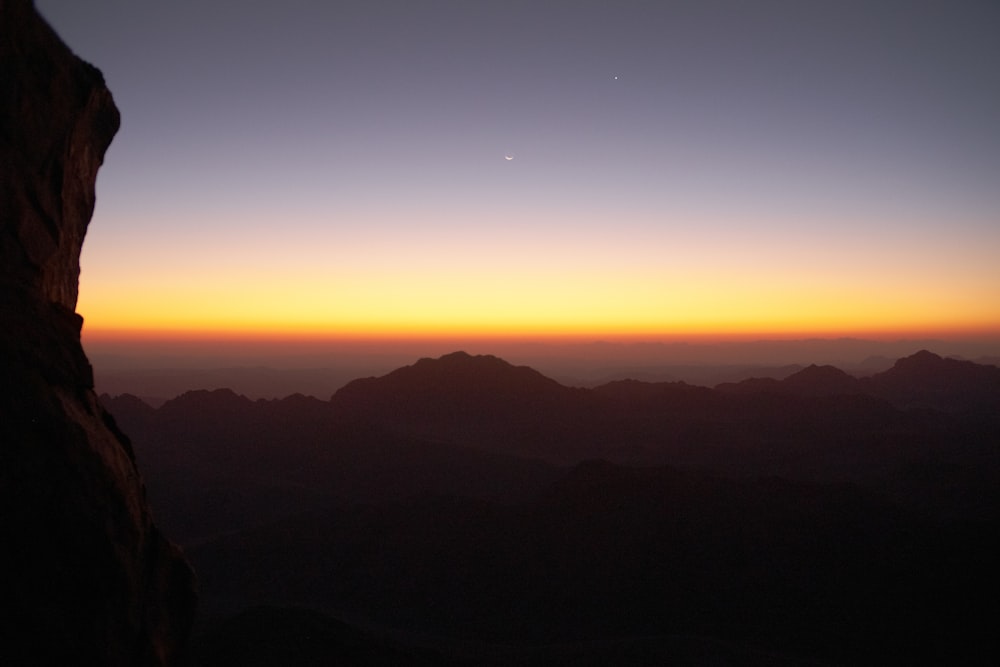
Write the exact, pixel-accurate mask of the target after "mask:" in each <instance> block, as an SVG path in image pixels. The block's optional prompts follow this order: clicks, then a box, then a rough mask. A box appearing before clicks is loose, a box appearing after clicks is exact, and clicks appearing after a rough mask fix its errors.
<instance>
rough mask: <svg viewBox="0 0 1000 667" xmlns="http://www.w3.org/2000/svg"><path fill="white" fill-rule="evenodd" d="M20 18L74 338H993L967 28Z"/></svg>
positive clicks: (480, 17)
mask: <svg viewBox="0 0 1000 667" xmlns="http://www.w3.org/2000/svg"><path fill="white" fill-rule="evenodd" d="M36 4H37V6H38V8H39V10H40V11H41V12H42V14H43V15H44V16H46V17H47V18H48V19H49V21H50V22H51V23H52V24H53V26H54V27H55V28H56V30H57V31H58V32H59V33H60V34H61V35H62V36H63V38H64V39H65V40H66V41H67V43H68V44H70V46H71V47H72V48H73V49H74V50H75V51H76V52H77V53H78V54H79V55H80V56H82V57H83V58H85V59H86V60H89V61H90V62H93V63H94V64H96V65H97V66H98V67H100V68H101V69H102V71H103V72H104V74H105V77H106V78H107V80H108V83H109V86H110V88H111V89H112V92H113V94H114V96H115V100H116V102H117V104H118V106H119V107H120V109H121V111H122V116H123V124H122V129H121V131H120V133H119V135H118V136H117V138H116V139H115V141H114V143H113V144H112V146H111V149H110V151H109V153H108V155H107V158H106V162H105V166H104V167H103V169H102V170H101V172H100V175H99V179H98V205H97V211H96V214H95V217H94V220H93V222H92V224H91V228H90V231H89V233H88V236H87V241H86V244H85V247H84V253H83V257H82V275H81V292H80V293H81V296H80V302H79V306H78V310H79V312H80V313H81V314H82V315H84V317H85V319H86V329H85V335H93V336H96V335H100V334H101V333H102V332H104V333H108V334H109V335H110V334H111V333H113V332H116V331H117V332H121V331H132V332H146V333H157V332H159V333H162V332H168V333H169V332H173V334H176V335H180V334H181V333H182V332H183V333H185V334H187V335H190V334H199V333H202V334H207V333H219V332H230V333H233V332H241V333H244V334H275V333H277V334H284V335H288V334H309V335H317V336H321V335H343V336H361V337H364V336H376V337H377V336H390V335H439V334H448V335H450V336H454V335H465V334H469V335H472V334H475V335H507V334H510V335H520V336H532V335H542V334H546V335H548V334H573V335H581V336H589V335H599V336H604V337H608V336H612V337H613V336H616V335H618V336H625V337H628V336H640V337H641V336H645V337H648V338H657V337H671V338H676V337H683V336H689V335H690V336H694V335H702V334H709V335H730V334H733V335H737V334H738V335H799V334H809V335H816V334H818V335H830V336H838V335H856V334H872V335H881V334H892V335H896V334H908V333H919V334H925V333H933V334H954V333H977V334H982V335H993V336H995V335H996V334H997V333H998V332H1000V74H998V72H1000V39H997V35H998V34H1000V4H998V3H996V2H993V1H990V0H984V1H981V2H971V1H970V2H966V1H948V2H945V1H941V2H921V1H918V0H912V1H900V2H891V1H890V2H872V1H865V2H852V1H846V2H845V1H837V2H833V1H831V2H809V1H803V0H799V1H793V0H789V1H786V2H767V1H763V2H741V1H736V0H733V1H728V2H727V1H720V2H713V1H705V0H698V1H693V0H692V1H691V2H668V1H662V2H653V1H649V2H638V1H625V2H621V1H619V2H586V1H579V2H541V1H539V2H516V1H513V0H504V1H503V2H474V1H471V0H465V1H455V2H419V1H415V0H414V1H399V2H381V1H378V0H364V1H358V2H354V1H338V2H330V1H322V2H320V1H307V0H284V1H282V2H252V1H246V0H241V1H231V0H207V1H206V0H203V1H201V2H191V1H187V0H175V1H172V2H135V1H131V0H91V1H88V2H80V1H78V0H37V2H36ZM505 155H509V156H513V158H514V159H512V160H507V159H505Z"/></svg>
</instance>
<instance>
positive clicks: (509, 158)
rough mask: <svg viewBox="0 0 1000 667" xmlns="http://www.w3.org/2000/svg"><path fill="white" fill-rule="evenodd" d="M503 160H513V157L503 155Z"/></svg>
mask: <svg viewBox="0 0 1000 667" xmlns="http://www.w3.org/2000/svg"><path fill="white" fill-rule="evenodd" d="M503 159H504V160H513V159H514V156H513V155H504V156H503Z"/></svg>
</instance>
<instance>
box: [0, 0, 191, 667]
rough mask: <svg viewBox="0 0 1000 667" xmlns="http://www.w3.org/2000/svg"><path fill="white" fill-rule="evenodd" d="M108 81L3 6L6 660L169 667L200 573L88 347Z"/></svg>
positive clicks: (1, 509) (112, 125) (1, 461)
mask: <svg viewBox="0 0 1000 667" xmlns="http://www.w3.org/2000/svg"><path fill="white" fill-rule="evenodd" d="M118 124H119V116H118V110H117V108H116V107H115V105H114V101H113V100H112V97H111V93H110V92H109V91H108V89H107V87H106V86H105V84H104V79H103V77H102V76H101V73H100V72H99V71H98V70H97V69H95V68H94V67H92V66H90V65H88V64H87V63H85V62H83V61H82V60H80V59H79V58H77V57H76V56H75V55H73V53H72V52H71V51H70V50H69V49H68V48H67V47H66V45H64V44H63V43H62V41H61V40H60V39H59V37H58V36H57V35H56V34H55V33H54V32H53V31H52V29H51V28H50V27H49V26H48V25H47V24H46V23H45V22H44V21H43V20H42V19H41V18H40V17H39V16H38V14H37V13H36V11H35V9H34V6H33V4H32V3H31V2H30V1H29V0H0V373H2V375H0V606H2V612H0V613H2V617H3V622H2V623H0V664H3V665H21V664H31V665H56V664H59V665H68V664H77V665H165V664H169V663H170V662H171V660H172V659H173V658H174V657H176V655H177V652H178V650H179V648H180V647H181V646H182V644H183V642H184V639H185V637H186V636H187V634H188V632H189V631H190V627H191V624H192V620H193V616H194V605H195V600H196V595H195V583H194V575H193V573H192V571H191V569H190V567H189V566H188V564H187V562H186V561H185V560H184V558H183V556H182V555H181V553H180V552H179V550H178V549H177V548H176V547H175V546H173V545H172V544H171V543H170V542H169V541H167V540H166V539H165V538H164V537H163V536H162V535H161V534H160V532H159V531H158V529H157V527H156V525H155V524H154V523H153V520H152V518H151V515H150V511H149V508H148V505H147V503H146V498H145V490H144V487H143V482H142V478H141V477H140V475H139V472H138V470H137V468H136V464H135V460H134V457H133V454H132V449H131V446H130V444H129V441H128V438H127V437H125V435H123V434H122V433H121V432H120V430H119V429H118V428H117V427H116V426H115V422H114V419H113V418H112V417H111V416H110V415H109V414H108V413H106V412H105V411H104V410H103V409H102V408H101V406H100V405H99V404H98V402H97V398H96V396H95V395H94V392H93V377H92V372H91V368H90V364H89V363H88V361H87V358H86V356H85V354H84V352H83V349H82V347H81V345H80V328H81V326H82V322H83V320H82V319H81V318H80V316H79V315H77V314H76V313H75V312H74V311H75V308H76V299H77V285H78V276H79V257H80V248H81V245H82V243H83V238H84V234H85V232H86V229H87V225H88V223H89V221H90V217H91V214H92V213H93V209H94V201H95V195H94V183H95V179H96V176H97V170H98V168H99V167H100V165H101V163H102V161H103V158H104V152H105V150H106V149H107V148H108V145H109V144H110V142H111V139H112V137H113V136H114V134H115V132H116V131H117V129H118Z"/></svg>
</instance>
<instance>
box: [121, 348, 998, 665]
mask: <svg viewBox="0 0 1000 667" xmlns="http://www.w3.org/2000/svg"><path fill="white" fill-rule="evenodd" d="M102 400H103V401H104V403H105V405H106V406H107V407H108V409H109V410H110V411H111V412H112V413H113V414H114V415H115V418H116V420H117V421H118V424H119V425H120V426H121V427H122V428H123V430H125V431H126V432H128V433H130V434H131V435H132V440H133V446H134V448H135V451H136V456H137V459H138V460H139V462H140V464H141V465H142V466H143V469H144V471H145V474H146V478H147V488H148V490H149V495H150V500H151V503H152V505H153V507H154V510H155V511H156V514H157V517H158V520H159V521H160V522H161V523H162V524H163V525H164V526H165V527H166V529H168V530H170V532H171V534H172V535H174V536H176V537H177V539H179V540H180V541H181V543H182V544H184V545H185V548H186V551H187V553H188V555H189V557H190V558H191V559H192V561H193V562H194V564H195V567H196V569H197V571H198V572H199V576H200V578H201V581H202V594H203V607H202V608H203V614H204V618H206V619H214V621H213V622H215V623H221V624H222V625H219V626H212V627H221V628H228V629H226V630H225V631H224V632H223V631H219V632H223V635H224V636H227V637H229V636H230V635H229V634H226V633H232V632H235V633H236V634H237V635H239V631H238V628H240V627H243V626H242V625H240V623H243V622H245V621H246V619H247V617H245V616H239V615H238V614H241V613H245V610H247V609H248V608H254V609H256V611H255V612H254V614H257V615H258V616H259V615H264V616H267V615H269V614H270V615H276V617H277V618H278V619H283V618H286V617H287V615H288V614H293V615H294V614H297V613H299V612H292V611H288V610H289V609H292V608H301V609H309V610H312V611H310V612H308V613H309V614H320V615H321V617H322V618H325V619H349V620H350V622H351V623H352V624H354V625H356V627H358V628H360V629H361V630H363V631H364V632H375V633H376V634H378V633H382V634H381V635H379V636H381V637H382V640H380V641H383V640H384V641H388V640H390V639H391V640H392V641H402V642H403V643H404V644H405V645H408V646H410V648H414V647H416V648H419V649H420V650H421V651H423V650H426V651H431V655H433V656H436V657H435V658H434V660H437V661H439V662H448V661H457V662H458V663H459V664H504V663H509V662H511V661H513V662H518V663H521V664H552V662H558V660H564V661H571V662H578V661H579V660H578V659H579V658H580V656H581V654H586V653H587V652H586V651H584V650H583V649H582V647H583V646H585V645H587V643H588V642H592V641H598V640H599V641H600V642H605V643H602V644H601V645H602V646H604V647H605V648H607V650H608V651H610V653H602V652H601V651H596V652H593V653H591V654H589V655H590V657H591V658H592V659H593V660H594V662H592V663H591V664H601V663H602V662H603V663H606V662H608V661H612V662H613V661H615V659H614V656H615V655H617V654H616V653H615V652H616V651H617V652H625V653H623V655H624V654H628V655H632V656H633V657H634V658H635V660H636V661H637V662H641V660H640V658H639V657H638V656H639V655H642V656H645V657H644V658H643V660H646V659H648V664H656V663H657V662H662V661H663V660H667V661H674V662H676V661H681V662H686V661H687V659H686V658H683V657H680V656H690V655H692V652H695V653H697V652H698V651H703V652H704V651H707V652H708V653H707V654H706V655H710V656H713V658H712V659H720V660H721V659H722V658H721V657H720V656H721V655H722V654H723V653H725V651H734V652H735V653H732V655H735V656H738V657H736V658H733V660H735V661H736V662H737V663H742V662H747V663H753V664H800V663H799V662H798V661H799V660H802V661H805V663H801V664H806V663H808V662H809V661H811V660H824V661H831V662H833V663H839V662H848V663H858V662H870V663H875V662H879V663H886V662H891V663H897V664H901V663H903V662H906V661H907V660H912V659H917V658H920V657H922V656H925V655H928V654H933V655H940V656H964V657H967V658H970V659H973V658H976V659H978V658H981V657H983V656H984V655H992V654H993V653H992V652H993V651H994V650H995V648H996V647H995V644H992V643H991V641H992V640H989V639H987V637H989V636H990V635H989V632H987V631H986V629H985V628H986V625H985V624H986V623H988V622H992V621H994V620H998V619H997V618H996V613H995V611H992V612H991V611H989V609H990V605H989V603H988V601H987V598H988V596H989V595H993V594H995V593H997V592H1000V591H996V590H995V589H994V587H993V586H991V585H987V584H985V582H986V581H988V580H989V579H990V577H989V569H990V566H989V565H988V564H989V563H992V562H994V561H995V557H996V556H998V555H1000V553H998V552H997V549H996V548H995V547H994V546H992V545H993V544H994V543H1000V540H995V539H994V538H997V537H1000V535H998V534H997V533H998V520H1000V514H998V512H997V509H998V508H1000V503H998V502H997V501H998V500H1000V498H998V495H997V490H998V489H1000V484H998V483H1000V456H998V444H1000V410H998V407H1000V369H998V368H997V367H993V366H986V365H981V364H973V363H971V362H962V361H957V360H952V359H945V358H942V357H939V356H937V355H935V354H932V353H930V352H920V353H918V354H915V355H912V356H910V357H906V358H903V359H900V360H898V361H897V362H896V363H895V364H894V365H893V366H892V367H891V368H890V369H888V370H886V371H884V372H882V373H877V374H875V375H872V376H870V377H866V378H854V377H852V376H850V375H848V374H846V373H843V372H842V371H840V370H838V369H836V368H833V367H830V366H809V367H806V368H803V369H802V370H800V371H798V372H796V373H794V374H792V375H790V376H788V377H787V378H785V379H784V380H773V379H760V380H757V379H750V380H746V381H743V382H739V383H726V384H722V385H719V386H717V387H715V388H707V387H698V386H693V385H687V384H684V383H669V382H668V383H648V382H641V381H636V380H622V381H615V382H610V383H607V384H605V385H601V386H599V387H595V388H592V389H582V388H575V387H567V386H563V385H561V384H559V383H558V382H556V381H554V380H552V379H550V378H547V377H545V376H543V375H542V374H540V373H538V372H536V371H534V370H532V369H531V368H527V367H517V366H513V365H511V364H508V363H507V362H505V361H503V360H501V359H499V358H496V357H491V356H470V355H468V354H465V353H461V352H456V353H453V354H449V355H445V356H443V357H440V358H438V359H421V360H419V361H417V362H416V363H414V364H412V365H410V366H406V367H403V368H399V369H397V370H395V371H393V372H390V373H388V374H387V375H384V376H382V377H373V378H363V379H358V380H355V381H353V382H350V383H348V384H347V385H346V386H344V387H343V388H342V389H340V390H338V391H337V392H336V393H335V394H334V395H333V396H332V397H331V399H330V400H328V401H322V400H319V399H316V398H312V397H306V396H302V395H293V396H289V397H286V398H284V399H280V400H256V401H253V400H250V399H247V398H245V397H243V396H240V395H237V394H235V393H234V392H232V391H228V390H215V391H192V392H187V393H185V394H183V395H181V396H178V397H177V398H175V399H172V400H170V401H167V402H166V403H164V404H163V405H162V406H161V407H159V408H156V409H154V408H152V407H151V406H149V405H146V404H144V403H143V402H142V401H140V400H138V399H136V398H135V397H132V396H127V395H126V396H118V397H114V398H112V397H109V396H103V397H102ZM255 605H256V606H255ZM260 605H265V606H264V607H260ZM946 609H947V610H948V611H947V612H946V611H945V610H946ZM283 610H284V611H283ZM302 613H305V612H302ZM234 614H237V615H236V616H234ZM258 616H253V617H250V618H257V617H258ZM307 618H308V616H307ZM225 619H229V620H225ZM239 619H242V621H240V620H239ZM331 622H332V621H331ZM233 623H236V624H237V625H232V624H233ZM203 630H204V628H203ZM239 636H241V637H242V640H245V641H250V642H251V643H252V641H253V638H249V637H247V636H245V635H239ZM201 637H202V639H201V640H200V641H201V642H202V643H201V644H198V643H196V645H195V646H196V648H195V654H194V658H193V661H194V662H193V663H192V664H206V663H205V661H206V660H208V658H205V657H204V656H205V655H207V654H204V653H198V651H199V650H201V649H199V648H198V647H203V648H204V650H206V651H209V652H211V651H216V652H215V653H212V655H215V656H216V657H217V656H218V652H217V649H218V648H219V644H218V642H219V641H221V639H220V635H219V634H218V633H217V632H213V631H209V630H204V632H203V634H202V635H201ZM415 637H416V638H417V639H414V638H415ZM706 638H707V641H708V643H707V644H706V643H704V642H703V640H706ZM414 642H415V643H414ZM581 642H583V643H581ZM393 645H395V644H393ZM497 645H500V646H502V647H504V648H503V650H500V651H499V652H496V651H494V650H492V649H489V648H488V647H494V648H495V647H496V646H497ZM555 646H559V647H561V648H560V649H558V650H557V649H555V648H553V647H555ZM722 646H726V647H729V648H727V649H725V650H723V649H722V648H720V647H722ZM545 647H547V648H545ZM640 647H641V648H640ZM734 647H735V648H734ZM323 650H325V649H323ZM414 650H415V649H414ZM412 655H421V656H423V658H421V659H424V658H426V657H427V654H425V653H420V652H419V651H418V652H417V653H414V654H412ZM571 655H572V656H575V658H572V659H571V658H569V657H568V656H571ZM198 656H202V658H201V659H202V662H199V657H198ZM762 656H763V657H762ZM598 657H600V659H598ZM695 662H697V661H695ZM215 664H217V663H215ZM413 664H423V663H420V661H419V660H417V661H416V662H415V663H413Z"/></svg>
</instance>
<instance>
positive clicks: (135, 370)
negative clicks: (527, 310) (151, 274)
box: [85, 336, 1000, 399]
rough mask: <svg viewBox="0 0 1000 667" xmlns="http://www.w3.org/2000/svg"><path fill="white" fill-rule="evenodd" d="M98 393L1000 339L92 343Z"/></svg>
mask: <svg viewBox="0 0 1000 667" xmlns="http://www.w3.org/2000/svg"><path fill="white" fill-rule="evenodd" d="M85 345H86V348H87V352H88V355H89V356H90V359H91V361H92V363H93V365H94V371H95V378H96V382H97V389H98V391H99V392H105V393H110V394H113V395H116V394H121V393H131V394H136V395H139V396H144V397H146V398H150V399H167V398H172V397H173V396H176V395H178V394H181V393H183V392H185V391H188V390H192V389H218V388H230V389H233V390H234V391H236V392H237V393H241V394H245V395H247V396H249V397H250V398H281V397H284V396H287V395H290V394H293V393H302V394H307V395H314V396H318V397H320V398H328V397H329V396H330V395H331V394H332V393H333V392H334V391H336V389H338V388H339V387H341V386H343V385H344V384H346V383H347V382H349V381H350V380H353V379H356V378H360V377H370V376H379V375H384V374H386V373H388V372H390V371H392V370H394V369H396V368H399V367H401V366H406V365H410V364H412V363H414V362H415V361H416V360H417V359H419V358H422V357H438V356H441V355H443V354H447V353H449V352H453V351H456V350H464V351H467V352H469V353H470V354H492V355H495V356H499V357H501V358H503V359H505V360H506V361H509V362H510V363H513V364H516V365H525V366H531V367H532V368H535V369H536V370H539V371H540V372H542V373H544V374H545V375H548V376H550V377H552V378H554V379H556V380H558V381H560V382H562V383H563V384H568V385H578V386H593V385H596V384H600V383H602V382H607V381H610V380H614V379H624V378H634V379H641V380H648V381H685V382H688V383H691V384H701V385H705V386H714V385H716V384H718V383H721V382H729V381H735V380H740V379H744V378H747V377H778V378H781V377H785V376H787V375H789V374H791V373H792V372H794V371H795V370H797V369H799V368H801V367H803V366H806V365H809V364H813V363H816V364H833V365H836V366H838V367H839V368H842V369H843V370H845V371H847V372H849V373H852V374H855V375H868V374H871V373H875V372H878V371H882V370H885V369H886V368H888V367H889V366H891V365H892V362H893V361H894V360H895V359H898V358H901V357H904V356H908V355H910V354H913V353H914V352H916V351H918V350H921V349H929V350H932V351H935V352H937V353H939V354H942V355H945V356H957V357H962V358H966V359H973V360H980V361H984V362H986V363H997V362H1000V340H996V339H992V340H991V339H975V340H951V341H943V340H884V341H877V340H864V339H853V338H844V339H811V340H770V341H767V340H757V341H754V340H750V341H700V342H699V341H694V342H635V341H633V342H621V341H618V342H607V341H605V342H601V341H580V340H577V341H565V340H543V341H537V340H536V341H527V340H521V341H518V340H483V339H464V340H462V339H449V340H427V339H424V340H391V341H387V340H381V341H372V340H369V341H344V340H308V341H303V340H299V341H288V340H270V341H261V340H216V341H211V340H208V341H206V340H193V341H192V340H188V341H179V340H143V341H137V340H103V339H96V340H87V339H86V336H85Z"/></svg>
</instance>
